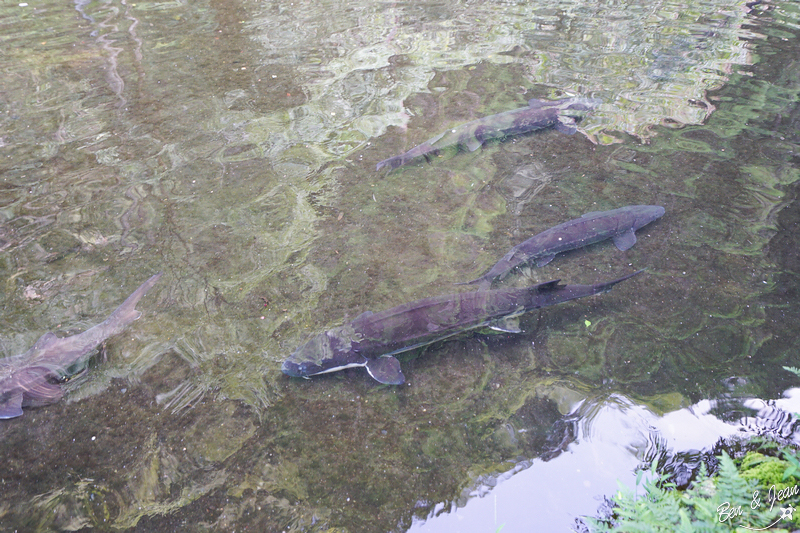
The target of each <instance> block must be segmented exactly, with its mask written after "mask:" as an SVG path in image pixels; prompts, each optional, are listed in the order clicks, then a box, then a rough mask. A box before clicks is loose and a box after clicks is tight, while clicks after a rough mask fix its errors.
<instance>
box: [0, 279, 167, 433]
mask: <svg viewBox="0 0 800 533" xmlns="http://www.w3.org/2000/svg"><path fill="white" fill-rule="evenodd" d="M161 274H162V272H159V273H158V274H156V275H155V276H153V277H151V278H150V279H148V280H147V281H145V282H144V283H143V284H142V285H141V286H140V287H139V288H138V289H136V290H135V291H133V294H131V295H130V296H128V298H127V299H126V300H125V301H124V302H122V305H120V306H119V307H118V308H117V309H116V310H115V311H114V312H113V313H111V315H109V317H108V318H107V319H105V320H104V321H103V322H101V323H100V324H97V325H96V326H94V327H91V328H89V329H87V330H86V331H84V332H83V333H79V334H77V335H72V336H69V337H64V338H58V337H56V335H55V334H54V333H52V332H47V333H45V334H44V335H42V336H41V337H40V338H39V340H38V341H36V342H35V343H34V345H33V346H32V347H31V349H30V350H28V351H27V352H25V353H24V354H22V355H16V356H13V357H6V358H4V359H0V419H7V418H15V417H18V416H21V415H22V408H23V407H30V406H42V405H47V404H49V403H53V402H56V401H58V400H59V399H60V398H61V396H62V395H63V394H64V392H63V391H62V390H61V386H60V385H59V384H58V382H57V381H58V380H61V379H63V378H64V377H65V376H68V375H69V368H70V367H73V366H75V365H77V364H80V363H84V362H85V361H87V360H88V357H87V355H89V354H91V353H92V352H93V351H94V349H95V348H97V347H98V346H99V345H100V344H101V343H102V342H104V341H105V340H106V339H108V338H109V337H112V336H114V335H117V334H119V333H121V332H122V330H124V329H125V327H126V326H127V325H128V324H130V323H131V322H133V321H134V320H136V319H137V318H139V317H140V316H141V315H142V313H141V312H140V311H137V310H136V304H137V303H138V302H139V299H141V297H142V296H144V295H145V293H147V291H149V290H150V288H151V287H152V286H153V285H155V283H156V282H157V281H158V280H159V278H160V277H161Z"/></svg>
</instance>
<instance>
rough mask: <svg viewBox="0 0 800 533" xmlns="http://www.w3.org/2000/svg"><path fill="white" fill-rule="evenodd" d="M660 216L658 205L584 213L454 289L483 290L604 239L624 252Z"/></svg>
mask: <svg viewBox="0 0 800 533" xmlns="http://www.w3.org/2000/svg"><path fill="white" fill-rule="evenodd" d="M663 215H664V208H663V207H661V206H659V205H629V206H626V207H620V208H619V209H612V210H611V211H593V212H591V213H586V214H585V215H583V216H581V218H576V219H575V220H570V221H569V222H564V223H563V224H559V225H558V226H555V227H553V228H550V229H548V230H545V231H543V232H541V233H539V234H538V235H534V236H533V237H531V238H530V239H528V240H527V241H525V242H523V243H520V244H518V245H516V246H514V247H513V248H511V250H509V251H508V253H507V254H506V255H504V256H503V258H502V259H500V261H498V262H497V263H495V265H494V266H493V267H492V268H490V269H489V270H488V271H487V272H486V273H485V274H484V275H483V276H481V277H479V278H477V279H474V280H472V281H467V282H465V283H457V285H472V284H475V283H480V284H481V286H482V287H484V288H487V287H488V286H489V285H491V283H492V281H494V280H495V279H497V278H502V277H503V276H505V275H506V274H508V273H509V272H511V270H513V269H514V268H516V267H518V266H520V265H522V264H524V263H528V262H531V261H533V262H535V263H536V266H540V267H541V266H544V265H546V264H547V263H549V262H550V261H552V260H553V257H555V255H556V254H559V253H561V252H566V251H568V250H574V249H575V248H580V247H582V246H588V245H590V244H594V243H596V242H600V241H604V240H606V239H611V240H613V241H614V244H615V245H616V247H617V248H618V249H620V250H623V251H624V250H627V249H628V248H630V247H631V246H633V245H634V244H635V243H636V234H635V233H634V232H635V231H636V230H638V229H639V228H641V227H643V226H646V225H647V224H649V223H651V222H653V221H654V220H656V219H658V218H661V216H663Z"/></svg>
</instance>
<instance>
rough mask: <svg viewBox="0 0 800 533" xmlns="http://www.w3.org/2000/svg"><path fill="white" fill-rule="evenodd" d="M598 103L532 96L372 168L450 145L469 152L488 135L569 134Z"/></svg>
mask: <svg viewBox="0 0 800 533" xmlns="http://www.w3.org/2000/svg"><path fill="white" fill-rule="evenodd" d="M599 104H600V100H596V99H593V98H565V99H563V100H554V101H548V100H537V99H535V98H534V99H532V100H530V101H529V102H528V106H527V107H522V108H519V109H513V110H511V111H504V112H503V113H498V114H496V115H490V116H488V117H483V118H479V119H477V120H473V121H471V122H467V123H466V124H461V125H460V126H456V127H455V128H453V129H450V130H447V131H446V132H444V133H441V134H439V135H437V136H436V137H434V138H432V139H428V140H427V141H425V142H424V143H422V144H420V145H419V146H415V147H414V148H412V149H411V150H409V151H408V152H406V153H404V154H401V155H397V156H394V157H390V158H389V159H385V160H383V161H381V162H380V163H378V166H377V168H376V170H380V169H382V168H383V167H389V170H393V169H395V168H398V167H400V166H402V165H405V164H406V163H409V162H410V161H413V160H415V159H417V158H419V157H425V158H426V159H428V158H429V157H430V156H433V155H436V154H438V153H439V151H440V150H442V149H445V148H449V147H452V146H465V147H466V148H467V149H469V151H470V152H474V151H475V150H477V149H478V148H479V147H480V146H481V145H482V144H483V143H484V142H486V141H488V140H490V139H501V138H504V137H507V136H511V135H521V134H523V133H528V132H531V131H536V130H541V129H544V128H549V127H552V126H555V127H556V129H558V130H559V131H561V132H563V133H567V134H570V135H571V134H573V133H575V131H576V130H577V128H576V126H575V124H576V120H578V119H580V118H582V117H583V116H585V115H586V114H587V113H588V112H589V111H591V110H592V109H594V108H595V107H597V106H598V105H599Z"/></svg>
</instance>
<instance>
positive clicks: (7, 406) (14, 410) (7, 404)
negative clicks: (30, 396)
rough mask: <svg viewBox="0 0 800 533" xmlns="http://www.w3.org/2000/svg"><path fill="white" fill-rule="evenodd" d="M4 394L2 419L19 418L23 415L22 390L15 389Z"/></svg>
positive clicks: (0, 405) (0, 407)
mask: <svg viewBox="0 0 800 533" xmlns="http://www.w3.org/2000/svg"><path fill="white" fill-rule="evenodd" d="M7 394H8V396H6V395H3V396H2V398H3V403H0V419H2V420H7V419H9V418H17V417H18V416H22V391H20V390H15V391H14V392H11V393H7Z"/></svg>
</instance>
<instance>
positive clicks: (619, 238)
mask: <svg viewBox="0 0 800 533" xmlns="http://www.w3.org/2000/svg"><path fill="white" fill-rule="evenodd" d="M611 239H612V240H613V241H614V244H615V245H616V246H617V248H619V249H620V250H622V251H623V252H624V251H625V250H627V249H628V248H630V247H631V246H633V245H634V244H636V234H635V233H634V232H633V229H629V230H628V231H626V232H625V233H620V234H619V235H614V236H613V237H612V238H611Z"/></svg>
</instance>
